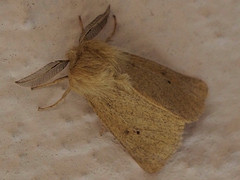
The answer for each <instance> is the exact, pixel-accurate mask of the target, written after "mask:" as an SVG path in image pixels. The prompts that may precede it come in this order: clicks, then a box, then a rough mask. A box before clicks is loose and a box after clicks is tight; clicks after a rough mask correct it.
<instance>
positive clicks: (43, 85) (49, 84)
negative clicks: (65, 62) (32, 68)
mask: <svg viewBox="0 0 240 180" xmlns="http://www.w3.org/2000/svg"><path fill="white" fill-rule="evenodd" d="M67 78H68V76H63V77H60V78H58V79H55V80H54V81H52V82H49V83H46V84H41V85H39V86H35V87H32V88H31V90H34V89H38V88H43V87H48V86H51V85H54V84H57V83H59V82H60V81H62V80H64V79H67Z"/></svg>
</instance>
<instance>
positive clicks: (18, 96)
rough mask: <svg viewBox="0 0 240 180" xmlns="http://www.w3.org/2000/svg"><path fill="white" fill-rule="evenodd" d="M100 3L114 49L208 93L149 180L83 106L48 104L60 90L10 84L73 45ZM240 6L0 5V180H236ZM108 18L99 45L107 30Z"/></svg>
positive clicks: (64, 1)
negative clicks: (195, 81)
mask: <svg viewBox="0 0 240 180" xmlns="http://www.w3.org/2000/svg"><path fill="white" fill-rule="evenodd" d="M108 4H111V9H112V12H113V13H114V14H115V15H116V16H117V19H118V28H117V32H116V35H115V37H114V38H113V41H112V42H111V44H112V45H114V46H118V47H119V48H121V49H123V50H125V51H128V52H131V53H135V54H137V55H141V56H143V57H146V58H149V59H152V60H154V61H156V62H158V63H160V64H163V65H166V66H168V67H170V68H172V69H174V70H176V71H179V72H181V73H184V74H187V75H191V76H195V77H198V78H201V79H203V80H205V82H207V84H208V86H209V96H208V99H207V101H206V110H205V112H204V114H203V115H202V117H201V118H200V120H199V121H198V122H197V123H195V124H193V125H191V126H188V127H187V128H186V131H185V135H184V139H183V143H182V146H181V148H179V150H178V152H177V153H176V154H175V155H174V156H173V157H172V158H171V159H170V160H169V162H168V164H167V165H166V166H165V167H164V168H163V169H162V170H161V171H160V172H159V173H157V174H153V175H149V174H147V173H145V172H144V171H143V170H142V169H140V168H139V167H138V165H137V164H136V163H135V162H134V160H132V159H131V157H130V156H129V155H128V154H127V153H126V152H125V151H124V150H123V148H122V147H121V146H120V145H119V144H118V143H117V142H116V140H115V139H114V138H113V136H112V135H111V134H110V133H106V134H104V135H103V136H99V129H100V127H99V123H98V118H97V117H96V115H95V113H94V112H93V111H92V110H91V108H90V106H89V105H88V103H87V102H86V101H85V100H84V98H83V97H80V96H78V95H77V94H75V93H71V94H70V95H69V96H68V97H67V98H66V100H65V102H64V103H62V104H60V105H59V106H57V107H56V108H54V109H52V110H49V111H44V112H38V111H37V106H44V105H48V104H51V103H52V102H54V101H55V100H56V99H58V98H59V96H61V94H62V93H63V92H64V90H65V89H66V87H67V83H65V84H64V83H63V84H60V85H56V86H53V87H50V88H45V89H41V90H36V91H31V90H30V89H28V88H23V87H20V86H17V85H16V84H14V81H15V80H18V79H20V78H22V77H24V76H26V75H28V74H30V73H32V72H34V71H36V70H37V69H39V68H40V67H42V66H43V65H45V64H47V63H48V62H51V61H53V60H56V59H64V58H65V52H66V51H67V50H68V49H70V48H71V47H72V46H74V45H76V44H77V42H78V37H79V32H80V28H79V24H78V15H80V14H81V15H82V19H83V21H84V24H87V23H88V22H89V21H90V20H92V19H93V18H94V17H95V16H96V15H98V14H99V13H102V12H103V11H104V10H105V8H106V7H107V5H108ZM239 17H240V2H239V1H237V0H211V1H202V0H181V1H179V0H151V1H147V0H131V1H130V0H129V1H127V0H126V1H121V0H116V1H113V0H109V1H98V0H91V1H87V0H70V1H69V0H59V1H57V0H50V1H49V0H41V1H37V0H35V1H34V0H32V1H31V0H24V1H23V0H19V1H15V0H1V1H0V52H1V53H0V106H1V108H0V117H1V118H0V177H1V179H6V180H7V179H9V180H14V179H18V180H19V179H20V180H22V179H23V180H26V179H51V180H54V179H64V180H65V179H71V180H72V179H132V180H133V179H150V178H151V179H178V180H192V179H194V180H202V179H211V180H214V179H217V180H225V179H232V180H237V179H240V171H239V167H240V143H239V142H240V113H239V109H240V95H239V90H240V70H239V69H240V20H239V19H240V18H239ZM112 23H113V21H112V19H110V21H109V23H108V25H107V26H106V28H105V29H104V32H102V33H101V34H100V35H99V36H98V38H104V37H106V36H107V34H108V33H109V32H110V31H111V28H112Z"/></svg>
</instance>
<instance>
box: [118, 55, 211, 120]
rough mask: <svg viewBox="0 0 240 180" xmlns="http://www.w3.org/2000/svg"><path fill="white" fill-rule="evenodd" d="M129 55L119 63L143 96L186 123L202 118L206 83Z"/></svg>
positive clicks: (206, 89)
mask: <svg viewBox="0 0 240 180" xmlns="http://www.w3.org/2000/svg"><path fill="white" fill-rule="evenodd" d="M125 55H126V56H127V58H126V60H124V61H122V60H118V63H119V64H120V65H121V69H122V70H123V72H124V73H127V74H128V75H129V76H130V80H131V83H132V85H133V87H134V88H135V89H136V90H137V91H138V92H139V93H140V94H142V95H143V96H145V97H147V98H148V99H151V101H152V102H153V103H155V104H158V105H159V106H162V107H163V108H165V109H167V110H170V111H171V112H173V113H174V114H175V115H177V116H180V117H182V118H184V119H185V121H186V122H192V121H195V120H197V119H198V117H199V116H200V114H201V113H202V111H203V108H204V101H205V98H206V96H207V91H208V88H207V85H206V84H205V83H204V82H203V81H202V80H199V79H196V78H192V77H189V76H185V75H183V74H180V73H177V72H175V71H173V70H171V69H169V68H167V67H164V66H162V65H160V64H158V63H155V62H153V61H150V60H148V59H144V58H142V57H139V56H136V55H132V54H129V53H125Z"/></svg>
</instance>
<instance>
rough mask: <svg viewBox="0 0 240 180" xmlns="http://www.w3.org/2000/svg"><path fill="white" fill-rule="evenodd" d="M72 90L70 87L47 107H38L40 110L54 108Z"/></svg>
mask: <svg viewBox="0 0 240 180" xmlns="http://www.w3.org/2000/svg"><path fill="white" fill-rule="evenodd" d="M70 91H71V88H70V87H69V88H68V89H67V90H66V91H65V92H64V93H63V95H62V97H61V98H60V99H59V100H58V101H57V102H55V103H54V104H52V105H50V106H47V107H38V110H39V111H42V110H46V109H49V108H52V107H54V106H56V105H57V104H59V103H60V102H61V101H62V100H63V99H64V98H65V97H66V96H67V95H68V93H69V92H70Z"/></svg>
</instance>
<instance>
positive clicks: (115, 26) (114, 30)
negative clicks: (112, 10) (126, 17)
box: [105, 15, 117, 42]
mask: <svg viewBox="0 0 240 180" xmlns="http://www.w3.org/2000/svg"><path fill="white" fill-rule="evenodd" d="M113 20H114V27H113V31H112V33H111V34H110V36H109V37H108V38H107V39H106V40H105V41H106V42H108V41H110V40H111V38H112V37H113V36H114V34H115V32H116V28H117V18H116V16H115V15H113Z"/></svg>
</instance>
